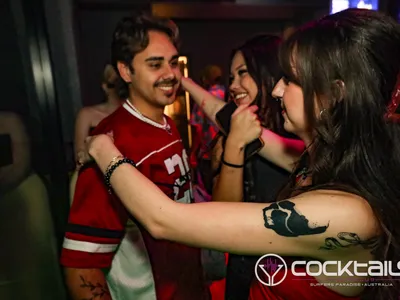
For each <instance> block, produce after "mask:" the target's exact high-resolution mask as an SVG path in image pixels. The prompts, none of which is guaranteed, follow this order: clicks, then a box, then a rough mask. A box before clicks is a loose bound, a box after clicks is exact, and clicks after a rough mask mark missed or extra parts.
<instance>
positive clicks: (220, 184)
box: [211, 137, 244, 202]
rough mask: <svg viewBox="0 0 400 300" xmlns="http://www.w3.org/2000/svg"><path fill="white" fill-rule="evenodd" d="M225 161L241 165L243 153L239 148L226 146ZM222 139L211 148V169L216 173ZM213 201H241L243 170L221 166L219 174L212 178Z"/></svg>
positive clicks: (219, 160) (220, 154)
mask: <svg viewBox="0 0 400 300" xmlns="http://www.w3.org/2000/svg"><path fill="white" fill-rule="evenodd" d="M225 147H226V150H225V154H224V156H225V160H227V161H229V162H231V163H234V164H238V165H241V164H243V161H244V151H243V150H241V149H240V147H235V146H229V145H226V146H225ZM222 151H223V149H222V137H220V138H219V141H218V142H217V143H216V145H215V147H214V148H213V153H212V161H211V167H212V170H213V172H214V171H216V170H217V169H218V167H219V165H220V162H221V156H222ZM212 199H213V201H221V202H239V201H242V199H243V168H231V167H228V166H226V165H223V164H222V165H221V172H220V173H219V174H218V175H217V176H215V178H214V187H213V193H212Z"/></svg>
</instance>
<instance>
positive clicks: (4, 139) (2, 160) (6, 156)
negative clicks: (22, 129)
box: [0, 134, 13, 167]
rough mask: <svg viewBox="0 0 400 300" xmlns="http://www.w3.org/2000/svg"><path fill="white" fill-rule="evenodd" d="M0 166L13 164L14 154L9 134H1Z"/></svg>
mask: <svg viewBox="0 0 400 300" xmlns="http://www.w3.org/2000/svg"><path fill="white" fill-rule="evenodd" d="M0 149H1V155H0V167H5V166H8V165H12V164H13V154H12V147H11V136H10V135H9V134H0Z"/></svg>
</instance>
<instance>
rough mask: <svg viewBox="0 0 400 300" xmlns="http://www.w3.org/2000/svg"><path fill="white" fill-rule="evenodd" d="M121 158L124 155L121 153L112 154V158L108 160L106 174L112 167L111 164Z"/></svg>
mask: <svg viewBox="0 0 400 300" xmlns="http://www.w3.org/2000/svg"><path fill="white" fill-rule="evenodd" d="M123 158H124V157H123V156H122V155H118V156H114V157H113V158H112V160H111V161H110V163H109V164H108V166H107V169H106V172H105V173H106V174H107V173H108V171H109V170H110V168H111V167H112V165H113V164H115V163H116V162H117V160H118V159H123Z"/></svg>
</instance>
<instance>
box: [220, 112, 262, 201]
mask: <svg viewBox="0 0 400 300" xmlns="http://www.w3.org/2000/svg"><path fill="white" fill-rule="evenodd" d="M257 109H258V108H257V106H252V107H250V108H248V105H241V106H239V107H238V108H237V109H236V111H235V112H234V113H233V114H232V117H231V129H230V132H229V134H228V137H227V139H226V143H225V149H224V153H223V154H222V155H221V154H220V155H219V160H220V161H221V162H222V159H223V160H224V161H225V162H227V163H229V164H233V165H237V166H242V167H233V166H229V165H227V164H226V163H223V162H222V164H221V172H220V174H219V176H218V178H217V179H216V183H215V186H214V189H213V200H214V201H221V202H238V201H241V200H242V199H243V167H244V150H245V146H246V145H247V144H249V143H250V142H251V141H253V140H255V139H256V138H258V136H259V135H260V133H261V130H262V127H261V125H260V122H259V121H258V117H257V115H256V114H255V111H256V110H257ZM218 146H220V147H221V144H219V145H218ZM222 156H223V157H222Z"/></svg>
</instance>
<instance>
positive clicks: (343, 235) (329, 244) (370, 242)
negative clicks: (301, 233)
mask: <svg viewBox="0 0 400 300" xmlns="http://www.w3.org/2000/svg"><path fill="white" fill-rule="evenodd" d="M354 246H361V247H363V248H364V249H371V250H373V249H375V248H376V247H377V246H378V238H376V237H374V238H370V239H367V240H362V239H361V238H360V237H359V236H358V235H357V234H356V233H352V232H340V233H339V234H338V235H337V237H336V238H334V237H330V238H326V239H325V245H324V246H322V247H320V248H319V249H320V250H336V249H340V248H349V247H354Z"/></svg>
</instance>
